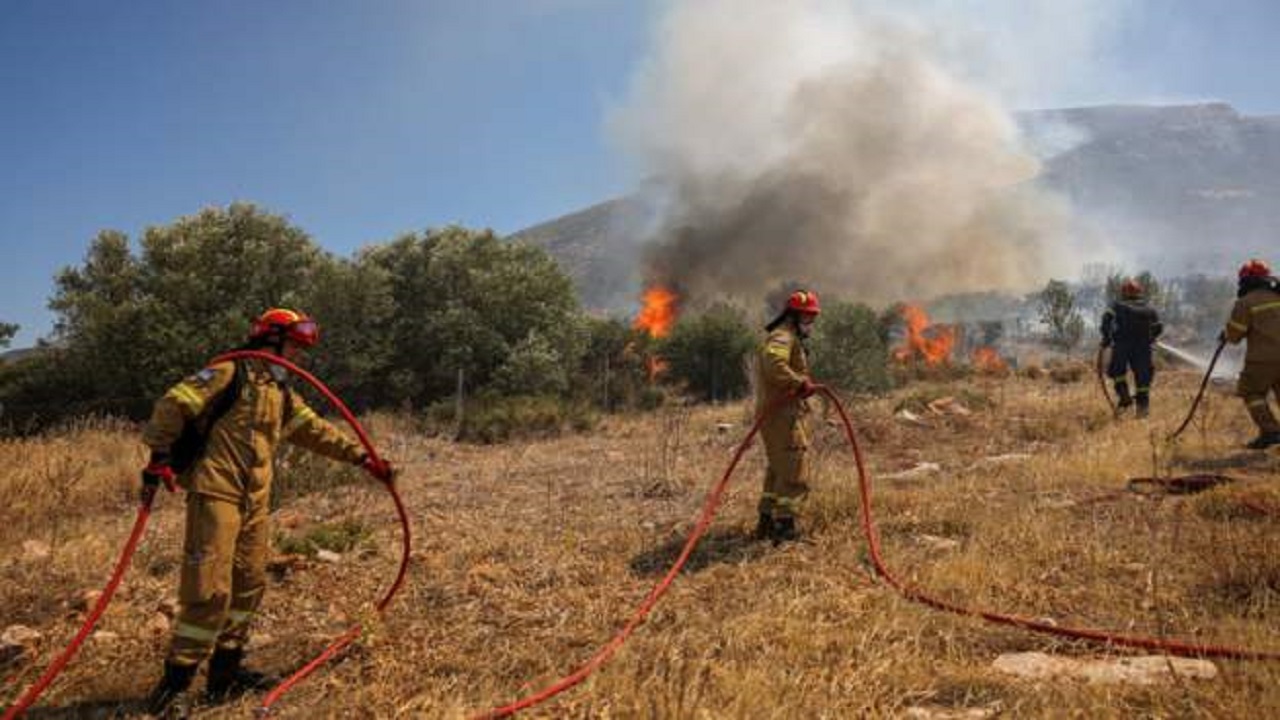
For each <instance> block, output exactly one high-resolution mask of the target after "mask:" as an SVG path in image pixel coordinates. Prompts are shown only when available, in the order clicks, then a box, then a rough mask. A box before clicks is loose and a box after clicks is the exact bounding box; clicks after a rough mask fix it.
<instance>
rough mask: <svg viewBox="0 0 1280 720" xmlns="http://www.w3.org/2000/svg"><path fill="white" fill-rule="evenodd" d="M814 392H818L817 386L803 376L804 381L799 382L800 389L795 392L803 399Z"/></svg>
mask: <svg viewBox="0 0 1280 720" xmlns="http://www.w3.org/2000/svg"><path fill="white" fill-rule="evenodd" d="M816 392H818V386H817V385H814V384H813V381H812V380H810V379H809V378H805V379H804V381H803V382H801V383H800V389H799V390H797V391H796V394H797V395H799V396H800V397H801V399H803V398H807V397H810V396H812V395H813V394H814V393H816Z"/></svg>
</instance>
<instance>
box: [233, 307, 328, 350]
mask: <svg viewBox="0 0 1280 720" xmlns="http://www.w3.org/2000/svg"><path fill="white" fill-rule="evenodd" d="M273 337H279V338H281V339H284V338H288V339H290V340H292V341H294V342H296V343H298V344H299V345H303V346H305V347H311V346H313V345H315V344H316V343H317V342H319V340H320V326H318V325H316V321H315V320H312V319H311V318H309V317H307V316H306V315H305V314H304V313H300V312H298V311H296V310H290V309H288V308H271V309H270V310H268V311H266V312H264V313H262V314H261V315H259V316H258V317H256V318H254V321H253V327H251V328H250V329H249V338H250V339H252V340H259V339H263V338H273Z"/></svg>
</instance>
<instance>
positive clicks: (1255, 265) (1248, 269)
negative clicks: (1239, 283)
mask: <svg viewBox="0 0 1280 720" xmlns="http://www.w3.org/2000/svg"><path fill="white" fill-rule="evenodd" d="M1270 275H1271V267H1270V266H1268V265H1267V264H1266V263H1265V262H1263V261H1261V260H1259V259H1257V258H1254V259H1253V260H1250V261H1249V262H1247V263H1245V264H1243V265H1241V266H1240V279H1241V280H1244V279H1245V278H1265V277H1270Z"/></svg>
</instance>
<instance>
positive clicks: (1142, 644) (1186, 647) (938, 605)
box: [820, 388, 1280, 660]
mask: <svg viewBox="0 0 1280 720" xmlns="http://www.w3.org/2000/svg"><path fill="white" fill-rule="evenodd" d="M820 392H822V393H823V394H824V395H826V396H827V398H829V399H830V400H831V402H832V404H833V405H835V408H836V411H837V412H839V413H840V420H841V422H842V423H843V425H844V432H845V437H846V438H847V439H848V441H849V446H850V448H851V449H852V450H853V457H854V461H855V462H856V463H857V466H858V488H859V491H860V494H861V498H862V531H863V534H864V535H865V536H866V538H867V545H868V547H869V549H870V553H871V561H872V563H874V564H875V568H876V572H877V573H879V574H880V577H882V578H884V580H885V582H887V583H889V585H891V586H892V587H893V588H894V589H895V590H897V591H898V592H899V593H901V594H902V595H903V596H904V597H906V598H908V599H910V600H914V601H916V602H918V603H921V604H924V605H927V606H929V607H932V608H935V609H938V610H945V611H947V612H951V613H955V614H957V615H968V616H972V617H979V618H982V619H983V620H987V621H989V622H993V623H997V624H1001V625H1012V626H1014V627H1020V628H1024V629H1026V630H1033V631H1035V632H1040V633H1046V634H1049V635H1058V636H1061V637H1069V638H1075V639H1078V640H1092V641H1095V642H1101V643H1105V644H1107V645H1118V646H1122V647H1132V648H1143V649H1147V650H1163V651H1165V652H1168V653H1171V654H1173V655H1183V656H1192V657H1221V658H1234V659H1237V660H1280V652H1276V651H1267V650H1251V649H1248V648H1237V647H1231V646H1228V645H1205V644H1200V643H1190V642H1181V641H1177V640H1162V639H1159V638H1151V637H1142V636H1136V635H1120V634H1116V633H1110V632H1106V631H1103V630H1094V629H1091V628H1072V627H1059V626H1057V625H1050V624H1049V623H1045V622H1041V621H1039V620H1033V619H1031V618H1025V617H1021V616H1018V615H1008V614H1005V613H998V612H992V611H989V610H982V609H977V608H971V607H967V606H964V605H959V604H956V603H952V602H948V601H946V600H942V599H939V598H937V597H934V596H932V595H930V594H928V593H927V592H925V591H924V590H921V589H919V588H914V587H910V586H908V585H907V584H906V583H904V582H902V581H901V580H899V579H898V577H897V576H896V575H894V574H893V572H892V571H891V570H890V569H889V568H888V566H887V565H885V562H884V558H883V557H882V555H881V553H880V536H879V533H877V532H876V528H875V521H874V520H873V519H872V513H871V481H870V479H869V476H868V474H867V470H866V464H865V462H864V460H863V457H862V449H861V447H860V446H859V445H858V438H857V435H856V433H855V432H854V429H853V423H852V422H850V420H849V416H848V414H846V413H845V409H844V406H843V405H841V404H840V399H839V398H838V397H836V395H835V393H833V392H831V391H830V390H828V389H827V388H821V390H820Z"/></svg>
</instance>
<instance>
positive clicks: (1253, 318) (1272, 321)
mask: <svg viewBox="0 0 1280 720" xmlns="http://www.w3.org/2000/svg"><path fill="white" fill-rule="evenodd" d="M1226 335H1227V340H1228V341H1230V342H1232V343H1238V342H1240V341H1241V340H1243V339H1245V338H1248V340H1249V346H1248V349H1247V350H1246V351H1245V357H1244V360H1245V362H1246V363H1255V362H1262V363H1273V362H1280V293H1277V292H1275V291H1274V290H1269V289H1267V288H1258V289H1256V290H1251V291H1249V292H1248V293H1245V296H1244V297H1242V298H1240V299H1238V300H1236V304H1235V307H1233V308H1231V319H1230V320H1228V321H1227V329H1226Z"/></svg>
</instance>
